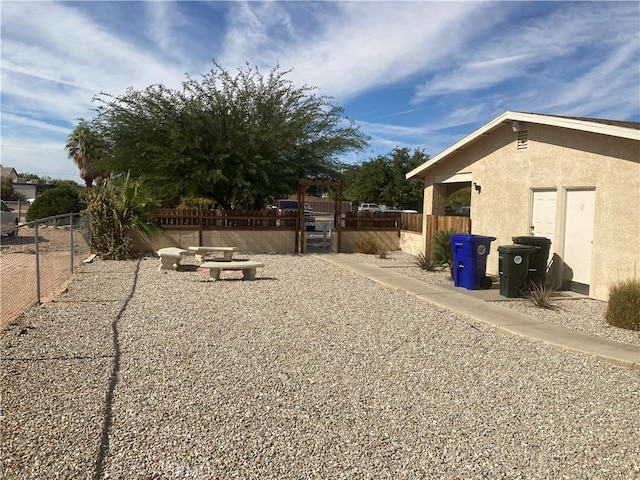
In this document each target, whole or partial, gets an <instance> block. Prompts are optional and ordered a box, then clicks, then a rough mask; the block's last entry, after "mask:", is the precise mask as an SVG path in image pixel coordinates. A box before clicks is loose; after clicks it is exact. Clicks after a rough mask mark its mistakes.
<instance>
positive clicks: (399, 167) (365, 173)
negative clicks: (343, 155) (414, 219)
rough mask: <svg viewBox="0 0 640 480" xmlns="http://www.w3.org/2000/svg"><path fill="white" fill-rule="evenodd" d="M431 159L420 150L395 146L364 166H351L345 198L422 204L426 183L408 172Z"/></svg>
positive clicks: (346, 173) (354, 200)
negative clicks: (411, 177)
mask: <svg viewBox="0 0 640 480" xmlns="http://www.w3.org/2000/svg"><path fill="white" fill-rule="evenodd" d="M428 159H429V155H427V154H426V153H424V152H423V151H422V150H420V149H416V150H415V151H414V152H413V154H411V153H410V152H409V149H407V148H395V149H394V150H393V151H392V152H391V153H388V154H387V155H380V156H378V157H376V158H374V159H373V160H370V161H368V162H363V163H362V164H360V165H350V166H347V167H346V168H345V173H344V182H345V188H344V197H345V199H347V200H351V201H353V202H375V203H382V204H386V205H389V206H391V205H420V204H422V196H423V189H424V184H423V183H422V182H421V181H419V180H407V179H406V177H405V175H406V174H407V173H408V172H409V171H411V170H413V169H414V168H416V167H418V166H420V165H422V164H423V163H424V162H426V161H427V160H428Z"/></svg>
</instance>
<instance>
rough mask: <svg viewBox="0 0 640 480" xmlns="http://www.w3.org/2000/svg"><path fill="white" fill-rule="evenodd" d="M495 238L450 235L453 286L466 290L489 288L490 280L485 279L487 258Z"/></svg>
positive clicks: (466, 234) (463, 234)
mask: <svg viewBox="0 0 640 480" xmlns="http://www.w3.org/2000/svg"><path fill="white" fill-rule="evenodd" d="M495 239H496V237H487V236H485V235H473V234H470V233H454V234H453V235H451V251H452V252H453V284H454V285H455V286H456V287H464V288H466V289H467V290H480V289H482V288H491V280H490V279H489V278H487V276H486V272H487V256H488V255H489V249H490V248H491V242H493V241H494V240H495Z"/></svg>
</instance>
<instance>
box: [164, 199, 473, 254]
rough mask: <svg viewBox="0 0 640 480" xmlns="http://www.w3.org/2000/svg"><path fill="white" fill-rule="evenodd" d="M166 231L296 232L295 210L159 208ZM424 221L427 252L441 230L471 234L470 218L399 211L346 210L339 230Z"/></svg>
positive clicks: (417, 227)
mask: <svg viewBox="0 0 640 480" xmlns="http://www.w3.org/2000/svg"><path fill="white" fill-rule="evenodd" d="M156 218H157V221H158V223H159V224H160V226H161V227H162V228H163V229H165V230H197V231H199V232H200V238H202V232H203V231H205V230H273V229H276V228H277V229H278V230H290V231H297V230H298V228H297V223H298V216H297V213H296V212H285V213H284V214H283V216H282V217H277V216H276V211H275V210H274V209H265V210H229V211H226V210H225V211H216V210H206V209H199V208H182V209H162V210H160V212H159V213H158V214H157V215H156ZM423 221H425V222H426V227H425V228H426V235H425V238H424V239H423V241H422V243H423V245H424V248H425V250H426V251H430V250H431V240H432V238H433V236H434V235H435V234H436V233H437V232H439V231H441V230H455V231H456V232H465V233H471V219H470V218H469V217H454V216H439V215H426V218H425V215H423V214H421V213H402V212H397V213H396V212H345V213H344V223H343V224H342V226H341V228H340V230H342V231H358V230H361V231H367V230H370V231H376V230H377V231H389V230H397V231H398V235H400V231H401V230H404V231H409V232H416V233H420V234H421V233H422V231H423V230H422V228H423Z"/></svg>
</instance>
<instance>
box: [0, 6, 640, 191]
mask: <svg viewBox="0 0 640 480" xmlns="http://www.w3.org/2000/svg"><path fill="white" fill-rule="evenodd" d="M0 18H1V22H2V25H1V28H2V30H1V40H2V43H1V48H2V50H1V56H2V78H1V80H2V83H1V101H2V117H1V153H2V164H3V166H9V167H14V168H15V169H16V170H17V171H18V172H21V173H27V172H28V173H36V174H38V175H46V176H50V177H53V178H64V179H70V180H75V181H78V182H79V183H82V181H81V179H80V177H79V176H78V172H77V169H76V167H75V165H74V164H73V162H72V161H71V160H69V159H68V158H67V155H66V152H65V150H64V144H65V140H66V137H67V135H68V134H69V133H70V132H71V131H72V130H73V128H74V127H75V126H76V124H77V119H78V118H80V117H83V118H90V117H91V116H92V108H93V107H94V104H93V103H92V101H91V99H92V97H93V96H94V95H96V94H98V93H100V92H106V93H110V94H114V95H118V94H122V93H124V92H125V90H126V89H127V88H129V87H132V88H134V89H143V88H145V87H147V86H148V85H151V84H156V83H162V84H164V85H165V86H167V87H178V86H179V85H180V82H181V81H183V80H184V79H185V78H186V75H187V74H188V75H190V76H192V77H198V76H200V75H201V74H203V73H205V72H208V71H209V70H211V68H212V61H213V60H214V59H215V60H216V61H217V62H218V63H220V64H221V65H222V66H223V67H225V68H226V69H228V70H230V71H232V72H235V71H236V69H237V68H240V67H243V66H245V64H246V63H248V64H249V65H251V66H258V67H260V69H261V70H262V71H263V72H265V73H266V72H268V70H269V69H271V68H272V67H273V66H274V65H276V64H279V65H280V67H281V69H282V70H288V69H293V71H292V72H291V73H290V74H289V75H288V78H289V79H290V80H292V81H293V82H294V83H295V84H296V85H297V86H302V85H311V86H317V87H319V90H318V93H319V94H322V95H327V96H331V97H333V99H334V102H336V103H338V104H339V105H341V106H342V107H343V108H344V109H345V115H346V116H348V117H350V118H352V119H353V120H355V122H356V123H357V125H359V126H360V129H361V130H362V132H363V133H365V134H366V135H368V136H370V137H371V142H370V143H371V146H370V148H369V149H368V150H366V151H364V152H361V153H359V154H357V155H349V156H348V157H344V158H343V160H345V161H348V162H360V161H365V160H369V159H371V158H374V157H375V156H376V155H380V154H382V155H384V154H387V153H389V152H391V151H392V150H393V148H395V147H396V146H398V147H408V148H410V149H414V148H421V149H423V150H424V151H425V152H426V153H428V154H429V155H431V156H432V157H433V156H435V155H437V154H438V153H439V152H441V151H442V150H444V149H446V148H447V147H448V146H450V145H451V144H453V143H455V142H456V141H458V140H459V139H461V138H463V137H464V136H466V135H467V134H469V133H471V132H472V131H473V130H475V129H476V128H478V127H480V126H482V125H484V124H485V123H487V122H489V121H490V120H492V119H494V118H495V117H497V116H498V115H500V114H502V113H504V112H505V111H507V110H515V111H524V112H535V113H548V114H556V115H572V116H588V117H597V118H609V119H618V120H634V121H640V30H639V25H640V3H639V2H637V1H633V2H495V1H490V2H480V1H468V2H422V1H411V2H402V1H393V2H390V1H387V2H384V1H374V2H363V1H352V2H346V1H331V2H311V1H297V2H277V1H272V2H242V1H233V2H231V1H228V2H189V1H177V2H168V1H152V2H94V1H83V2H34V1H28V0H27V1H24V0H23V1H20V2H13V1H5V0H2V2H1V3H0Z"/></svg>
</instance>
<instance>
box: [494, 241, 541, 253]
mask: <svg viewBox="0 0 640 480" xmlns="http://www.w3.org/2000/svg"><path fill="white" fill-rule="evenodd" d="M539 249H540V247H536V246H533V245H519V244H517V243H515V244H513V245H500V246H499V247H498V252H500V253H515V254H523V253H531V252H533V251H534V250H539Z"/></svg>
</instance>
